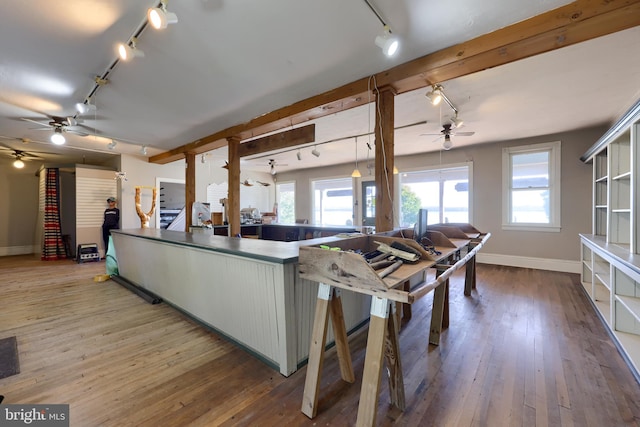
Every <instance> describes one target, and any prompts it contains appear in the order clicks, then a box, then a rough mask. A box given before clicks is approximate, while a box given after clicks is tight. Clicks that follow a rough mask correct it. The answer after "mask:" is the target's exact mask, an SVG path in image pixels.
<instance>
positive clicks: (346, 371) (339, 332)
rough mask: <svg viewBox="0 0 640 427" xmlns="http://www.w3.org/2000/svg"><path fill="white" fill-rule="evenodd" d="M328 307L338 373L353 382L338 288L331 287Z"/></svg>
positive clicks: (353, 377) (347, 380) (354, 378)
mask: <svg viewBox="0 0 640 427" xmlns="http://www.w3.org/2000/svg"><path fill="white" fill-rule="evenodd" d="M330 308H331V324H332V325H333V336H334V338H335V340H336V341H335V342H336V352H337V353H338V363H339V364H340V375H341V376H342V379H343V380H345V381H346V382H348V383H353V382H355V380H356V377H355V375H354V373H353V364H352V362H351V352H350V351H349V341H348V339H347V327H346V325H345V323H344V314H343V312H342V298H341V297H340V289H336V288H332V292H331V297H330Z"/></svg>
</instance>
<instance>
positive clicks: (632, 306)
mask: <svg viewBox="0 0 640 427" xmlns="http://www.w3.org/2000/svg"><path fill="white" fill-rule="evenodd" d="M615 319H616V322H615V330H616V331H620V332H627V333H629V334H636V335H639V336H640V300H638V298H633V297H622V296H619V295H616V300H615Z"/></svg>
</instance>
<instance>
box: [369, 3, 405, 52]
mask: <svg viewBox="0 0 640 427" xmlns="http://www.w3.org/2000/svg"><path fill="white" fill-rule="evenodd" d="M364 2H365V3H366V4H367V6H369V9H371V12H373V14H374V15H376V17H377V18H378V20H379V21H380V23H382V34H381V35H379V36H377V37H376V40H375V42H376V46H378V47H379V48H380V49H382V52H384V54H385V55H387V56H393V55H394V54H395V53H396V52H397V51H398V48H399V47H400V39H399V38H398V37H397V36H395V35H393V34H391V27H389V25H387V23H386V22H384V19H382V16H380V14H379V13H378V12H377V11H376V10H375V9H374V8H373V6H372V5H371V3H369V1H368V0H364Z"/></svg>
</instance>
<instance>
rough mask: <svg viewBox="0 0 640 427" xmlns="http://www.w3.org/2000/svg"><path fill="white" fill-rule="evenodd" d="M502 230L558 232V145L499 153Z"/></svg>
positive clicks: (529, 147)
mask: <svg viewBox="0 0 640 427" xmlns="http://www.w3.org/2000/svg"><path fill="white" fill-rule="evenodd" d="M502 170H503V179H502V193H503V208H502V228H503V229H504V230H531V231H560V141H556V142H549V143H545V144H535V145H526V146H521V147H507V148H504V149H503V150H502Z"/></svg>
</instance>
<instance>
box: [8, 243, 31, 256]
mask: <svg viewBox="0 0 640 427" xmlns="http://www.w3.org/2000/svg"><path fill="white" fill-rule="evenodd" d="M35 253H36V247H35V246H34V245H27V246H0V256H12V255H29V254H35Z"/></svg>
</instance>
